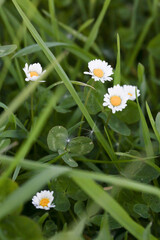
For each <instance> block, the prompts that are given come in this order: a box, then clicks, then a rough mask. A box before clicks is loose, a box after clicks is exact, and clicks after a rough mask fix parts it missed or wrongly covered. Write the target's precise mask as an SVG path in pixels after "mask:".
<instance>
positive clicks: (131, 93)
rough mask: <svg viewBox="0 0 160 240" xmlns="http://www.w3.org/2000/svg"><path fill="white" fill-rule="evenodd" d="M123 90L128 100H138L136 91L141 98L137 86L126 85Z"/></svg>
mask: <svg viewBox="0 0 160 240" xmlns="http://www.w3.org/2000/svg"><path fill="white" fill-rule="evenodd" d="M123 89H124V91H125V93H126V94H127V96H128V100H132V101H134V100H135V99H136V91H137V97H139V96H140V90H139V89H138V88H137V87H136V86H132V85H124V86H123Z"/></svg>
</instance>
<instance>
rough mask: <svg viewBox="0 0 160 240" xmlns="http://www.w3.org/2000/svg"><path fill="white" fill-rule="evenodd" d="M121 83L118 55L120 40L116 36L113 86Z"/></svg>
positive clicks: (119, 56)
mask: <svg viewBox="0 0 160 240" xmlns="http://www.w3.org/2000/svg"><path fill="white" fill-rule="evenodd" d="M120 82H121V55H120V38H119V35H118V34H117V64H116V70H115V73H114V85H117V84H120Z"/></svg>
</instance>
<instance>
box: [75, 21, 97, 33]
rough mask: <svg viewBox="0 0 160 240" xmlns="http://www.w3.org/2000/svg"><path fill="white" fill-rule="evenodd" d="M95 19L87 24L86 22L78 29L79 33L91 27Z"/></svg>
mask: <svg viewBox="0 0 160 240" xmlns="http://www.w3.org/2000/svg"><path fill="white" fill-rule="evenodd" d="M93 21H94V19H93V18H92V19H88V20H87V21H86V22H84V23H83V24H82V25H81V26H80V27H79V29H78V32H82V31H84V30H85V29H86V28H87V27H89V26H90V25H91V24H92V23H93Z"/></svg>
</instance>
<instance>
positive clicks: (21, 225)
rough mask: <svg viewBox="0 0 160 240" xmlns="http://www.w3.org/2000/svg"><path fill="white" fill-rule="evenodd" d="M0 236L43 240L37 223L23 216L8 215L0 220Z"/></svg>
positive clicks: (8, 239)
mask: <svg viewBox="0 0 160 240" xmlns="http://www.w3.org/2000/svg"><path fill="white" fill-rule="evenodd" d="M0 236H2V238H1V239H4V240H18V239H22V240H28V239H30V240H43V237H42V233H41V230H40V228H39V227H38V225H37V224H36V223H35V222H34V221H32V220H31V219H29V218H28V217H25V216H9V217H7V218H5V219H3V221H1V222H0Z"/></svg>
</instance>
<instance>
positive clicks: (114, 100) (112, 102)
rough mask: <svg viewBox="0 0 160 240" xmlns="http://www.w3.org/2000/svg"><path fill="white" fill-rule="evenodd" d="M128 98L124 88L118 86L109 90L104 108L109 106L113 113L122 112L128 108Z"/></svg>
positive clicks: (105, 96)
mask: <svg viewBox="0 0 160 240" xmlns="http://www.w3.org/2000/svg"><path fill="white" fill-rule="evenodd" d="M127 100H128V97H127V95H126V93H125V91H124V89H123V87H121V86H119V84H118V85H116V86H114V87H112V88H108V93H106V94H105V95H104V102H103V106H107V107H108V108H110V109H111V110H112V113H116V112H117V111H122V110H123V109H124V108H125V107H126V106H127Z"/></svg>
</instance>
